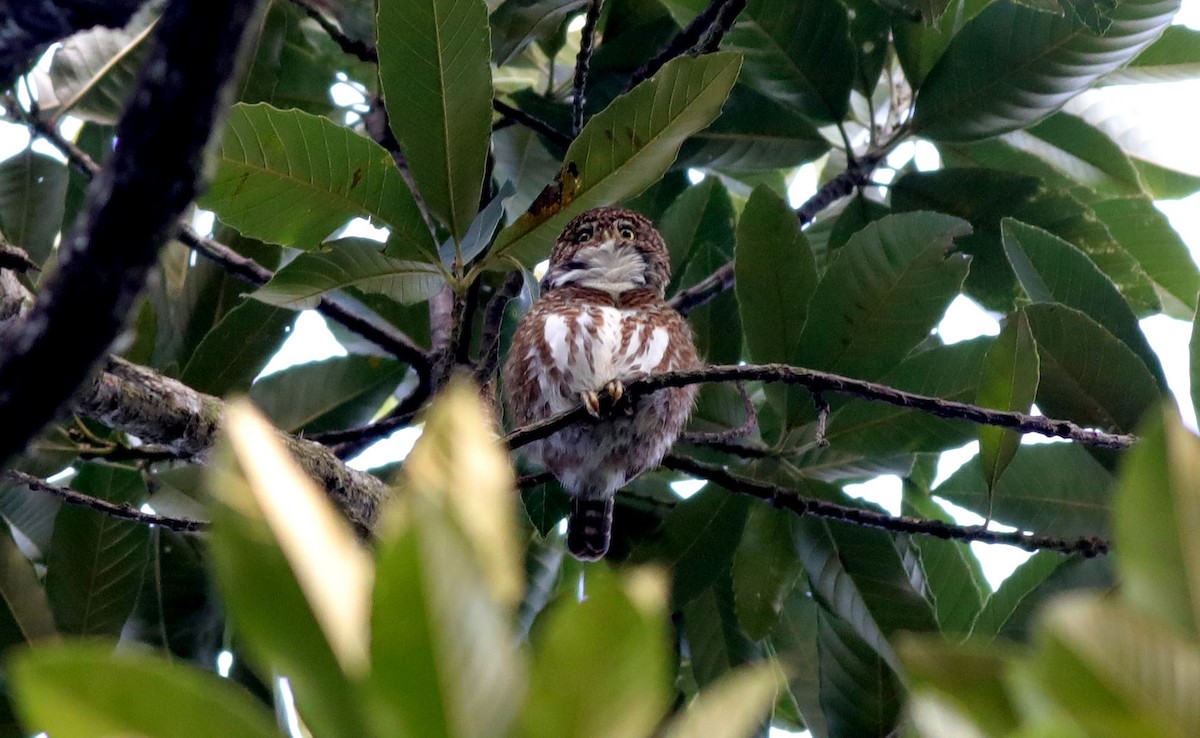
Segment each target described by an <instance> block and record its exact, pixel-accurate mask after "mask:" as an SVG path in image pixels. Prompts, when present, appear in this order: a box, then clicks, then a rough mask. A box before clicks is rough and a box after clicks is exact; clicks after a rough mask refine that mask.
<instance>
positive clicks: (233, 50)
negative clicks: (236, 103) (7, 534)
mask: <svg viewBox="0 0 1200 738" xmlns="http://www.w3.org/2000/svg"><path fill="white" fill-rule="evenodd" d="M262 7H263V6H262V3H260V2H258V1H257V0H210V1H209V2H207V3H200V2H198V0H174V2H171V3H170V4H169V5H168V6H167V8H166V10H165V11H164V13H163V16H162V19H161V20H160V21H159V23H158V27H157V29H156V33H155V44H154V48H153V49H152V50H151V52H150V55H149V58H148V59H147V61H146V63H145V65H144V67H143V70H142V76H141V78H140V80H139V82H138V85H137V88H136V89H135V90H134V92H133V94H132V96H131V97H130V103H129V105H128V107H127V108H126V110H125V113H124V115H123V116H122V118H121V122H120V123H119V125H118V127H117V147H116V150H115V151H114V153H113V155H112V158H111V160H110V163H109V165H108V166H107V167H105V169H104V170H102V171H101V173H100V175H99V176H98V177H97V178H96V179H95V180H93V181H92V184H91V186H90V187H89V188H88V194H87V199H86V201H85V203H84V207H83V213H82V215H81V216H80V219H79V222H78V225H77V226H76V228H75V230H74V231H73V232H72V233H71V234H70V236H68V237H67V238H65V239H64V240H63V244H62V246H61V247H60V248H59V251H58V255H59V264H58V268H57V269H56V270H55V271H54V273H53V274H51V275H50V276H49V277H48V278H47V280H46V281H45V286H44V287H43V288H42V289H41V291H40V293H39V294H38V297H37V300H36V301H35V302H34V306H33V309H32V310H31V311H30V312H29V315H28V316H27V317H26V318H25V320H23V321H21V322H19V323H16V324H14V325H13V326H11V328H10V330H8V331H6V333H7V335H6V336H5V338H4V340H3V341H0V417H4V418H5V419H6V422H5V423H4V424H3V426H0V460H4V459H7V458H8V457H9V456H10V455H12V454H13V453H16V452H18V451H20V450H21V449H22V448H23V447H24V445H25V444H26V443H27V442H28V441H29V439H30V438H32V437H33V436H34V435H35V434H36V433H37V431H38V429H40V428H41V427H42V426H43V425H45V423H46V422H47V421H49V420H50V419H51V418H52V417H53V415H54V413H55V412H57V410H58V409H59V408H60V407H61V406H62V404H63V403H64V402H65V401H66V399H67V398H68V397H69V395H70V393H71V392H73V391H74V390H75V388H76V387H78V386H79V384H80V383H81V382H82V381H83V379H84V377H85V376H86V375H87V373H88V372H89V371H90V370H91V367H92V365H93V364H94V363H95V362H96V361H97V360H98V359H99V358H100V357H101V356H103V355H104V353H105V351H106V350H107V349H108V346H109V344H110V343H111V342H112V340H113V339H114V338H115V337H116V336H117V334H118V333H119V332H120V331H121V329H122V327H123V326H124V325H125V321H126V320H127V318H128V316H129V313H130V311H131V309H132V308H133V306H134V305H135V303H136V301H137V299H138V297H139V295H140V294H141V292H142V289H143V287H144V286H145V284H146V279H147V276H148V275H149V272H150V270H151V268H152V267H153V266H154V264H155V262H156V260H157V257H158V252H159V250H160V249H161V248H162V246H163V245H164V244H166V242H167V241H168V240H169V239H170V237H171V236H172V234H173V233H174V231H175V230H176V227H177V222H178V218H179V216H180V215H181V214H182V213H183V210H184V208H186V207H187V206H188V204H190V203H191V201H192V200H193V199H194V198H195V196H196V193H197V192H198V190H199V188H200V185H201V182H200V172H201V170H202V166H203V157H204V151H205V148H206V146H207V144H208V141H209V138H210V137H211V135H212V131H213V129H214V127H215V126H216V124H217V122H218V121H219V120H221V119H222V118H223V116H224V113H225V109H226V107H227V106H228V103H229V97H230V96H229V94H228V93H227V90H226V86H227V84H228V81H229V80H230V79H232V78H233V76H234V69H235V66H236V65H237V63H238V60H239V59H240V57H241V48H242V46H243V40H244V38H245V37H247V36H248V29H250V28H252V27H256V23H255V22H254V19H255V16H256V15H258V13H259V12H260V11H261V9H262ZM149 163H153V166H149V165H148V164H149Z"/></svg>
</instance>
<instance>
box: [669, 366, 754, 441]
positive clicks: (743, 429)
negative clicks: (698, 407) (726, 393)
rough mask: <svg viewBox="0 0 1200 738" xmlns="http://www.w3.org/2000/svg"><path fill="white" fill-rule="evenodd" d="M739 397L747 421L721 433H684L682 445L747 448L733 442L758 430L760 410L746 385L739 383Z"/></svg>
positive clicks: (681, 437)
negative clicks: (755, 405)
mask: <svg viewBox="0 0 1200 738" xmlns="http://www.w3.org/2000/svg"><path fill="white" fill-rule="evenodd" d="M735 386H736V387H737V391H738V396H739V397H741V398H742V410H743V411H744V412H745V413H746V419H745V420H743V421H742V424H741V425H739V426H738V427H736V428H727V429H725V430H721V431H697V432H695V433H684V434H683V435H682V436H680V437H679V442H680V443H690V444H692V445H693V446H710V447H714V448H715V447H718V446H730V445H732V446H734V447H735V448H737V449H739V450H741V449H744V448H746V447H745V446H740V445H736V444H732V443H731V442H732V441H734V440H736V439H739V438H745V437H746V436H748V435H750V434H751V433H753V432H754V430H755V429H756V428H758V410H757V408H755V407H754V400H752V399H750V393H749V392H747V391H746V385H745V384H744V383H742V382H738V383H737V384H736V385H735Z"/></svg>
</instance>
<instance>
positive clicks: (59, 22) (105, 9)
mask: <svg viewBox="0 0 1200 738" xmlns="http://www.w3.org/2000/svg"><path fill="white" fill-rule="evenodd" d="M143 2H144V0H107V1H106V2H96V0H22V2H20V3H11V2H5V3H3V6H4V10H5V12H4V14H3V17H2V18H0V88H7V87H9V86H10V85H12V83H13V81H14V80H16V78H17V77H19V76H20V75H22V74H24V73H25V72H27V71H28V70H29V67H30V66H32V65H33V62H34V61H35V60H36V59H37V58H38V56H40V55H41V53H42V52H43V51H44V50H45V49H46V47H47V46H49V45H50V44H52V43H54V42H55V41H58V40H59V39H63V38H66V37H67V36H70V35H71V34H73V33H76V32H78V31H83V30H87V29H88V28H91V27H92V26H108V27H110V28H115V27H117V26H123V25H125V24H126V23H128V22H129V19H130V18H132V17H133V14H134V13H135V12H137V9H138V8H139V7H141V5H142V3H143ZM13 5H15V6H16V7H12V6H13Z"/></svg>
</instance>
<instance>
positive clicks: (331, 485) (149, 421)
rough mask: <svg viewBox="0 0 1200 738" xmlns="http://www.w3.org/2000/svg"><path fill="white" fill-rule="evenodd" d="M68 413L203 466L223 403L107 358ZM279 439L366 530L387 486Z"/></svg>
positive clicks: (325, 453) (311, 448)
mask: <svg viewBox="0 0 1200 738" xmlns="http://www.w3.org/2000/svg"><path fill="white" fill-rule="evenodd" d="M72 409H73V410H74V411H75V412H76V413H78V414H80V415H84V416H87V417H89V418H93V419H95V420H98V421H100V422H101V423H104V424H105V425H108V426H111V427H113V428H118V429H120V430H122V431H124V432H126V433H128V434H130V435H133V436H137V437H138V438H140V439H142V440H143V441H145V442H147V443H153V444H155V445H156V446H160V447H164V448H167V449H170V450H172V451H174V452H175V453H176V454H178V456H179V458H181V459H184V460H187V461H190V462H193V463H204V462H205V461H207V459H208V454H209V451H210V450H211V449H212V446H213V443H214V442H215V441H216V437H217V432H218V430H219V428H220V420H221V417H222V414H223V412H224V404H223V403H222V402H221V400H219V399H217V398H216V397H213V396H211V395H206V394H203V393H200V392H197V391H195V390H193V389H192V388H190V387H188V386H187V385H185V384H183V383H182V382H178V381H176V380H174V379H170V378H168V377H164V376H162V375H161V374H158V373H157V372H155V371H154V370H152V369H148V368H146V367H142V366H137V365H136V364H131V363H129V362H127V361H124V360H123V359H110V360H109V362H108V366H107V367H106V370H105V371H104V372H103V373H101V374H100V376H99V377H98V378H97V379H96V380H95V381H94V382H93V383H92V384H91V385H90V386H89V387H87V388H86V389H85V390H84V391H82V392H81V393H80V394H79V395H78V396H77V397H76V398H75V401H74V403H73V404H72ZM279 437H280V440H281V441H283V443H284V444H285V445H286V446H287V448H288V451H289V452H290V453H291V455H292V458H293V459H295V460H296V463H298V464H299V465H300V466H301V468H303V469H304V470H305V471H306V472H307V473H308V475H309V476H310V477H312V478H313V479H314V480H315V481H316V482H317V483H318V484H319V485H320V486H321V487H322V488H323V489H324V490H325V492H326V494H328V495H329V498H330V500H332V501H333V503H334V504H335V505H336V506H337V507H338V509H340V510H341V511H342V512H343V513H344V514H345V516H346V518H347V519H348V520H349V521H350V522H351V523H352V524H354V526H355V527H356V528H358V529H359V531H360V532H367V531H369V530H370V529H371V527H372V525H374V523H375V518H376V515H377V513H378V511H379V506H380V505H381V504H382V502H383V500H384V499H385V498H386V497H387V495H388V488H387V485H386V484H384V483H383V482H382V481H380V480H379V479H377V478H376V477H374V476H371V475H370V474H367V473H365V472H360V471H357V470H355V469H351V468H349V467H347V466H346V465H345V464H343V463H342V462H341V461H340V460H338V458H337V457H336V456H334V455H333V452H332V451H330V450H329V449H328V448H326V447H324V446H322V445H321V444H319V443H316V442H314V441H309V440H305V439H301V438H296V437H294V436H291V435H289V434H287V433H283V432H280V434H279Z"/></svg>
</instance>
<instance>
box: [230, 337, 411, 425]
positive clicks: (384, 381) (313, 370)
mask: <svg viewBox="0 0 1200 738" xmlns="http://www.w3.org/2000/svg"><path fill="white" fill-rule="evenodd" d="M406 371H407V367H406V366H405V365H404V364H401V363H400V362H397V361H391V360H388V359H382V358H379V357H377V356H336V357H333V358H329V359H324V360H321V361H312V362H308V363H306V364H297V365H296V366H292V367H288V368H287V369H284V370H283V371H280V372H276V373H274V374H271V375H270V376H267V377H263V378H262V379H260V380H259V381H257V382H255V383H254V386H253V387H251V388H250V399H252V400H254V404H255V405H257V406H258V408H259V410H261V411H262V413H263V414H264V415H266V416H267V417H268V418H270V419H271V422H272V423H274V424H275V426H276V427H278V428H280V429H282V430H285V431H289V432H297V431H304V432H306V433H320V432H322V431H329V430H339V429H343V428H353V427H355V426H359V425H363V424H365V423H367V422H368V421H369V420H371V418H372V417H374V415H375V413H376V412H377V411H378V410H379V409H380V407H382V406H383V403H384V401H385V400H386V399H387V398H388V397H389V396H390V395H391V394H392V393H393V392H395V390H396V387H397V386H398V385H399V384H400V381H401V380H402V379H404V373H405V372H406Z"/></svg>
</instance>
